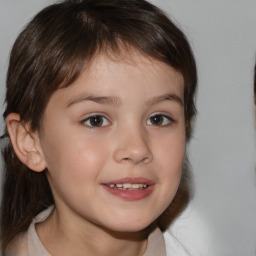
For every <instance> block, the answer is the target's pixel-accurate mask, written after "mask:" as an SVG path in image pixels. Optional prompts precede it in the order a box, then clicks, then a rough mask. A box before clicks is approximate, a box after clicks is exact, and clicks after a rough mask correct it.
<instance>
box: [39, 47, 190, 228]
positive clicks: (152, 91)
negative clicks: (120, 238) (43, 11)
mask: <svg viewBox="0 0 256 256" xmlns="http://www.w3.org/2000/svg"><path fill="white" fill-rule="evenodd" d="M183 87H184V86H183V78H182V75H181V74H180V73H179V72H177V71H176V70H174V69H173V68H172V67H170V66H168V65H166V64H164V63H162V62H159V61H157V60H153V59H149V58H145V57H143V56H142V55H140V54H138V53H137V52H135V51H134V53H132V54H129V56H126V58H125V59H123V60H113V59H112V60H111V59H109V58H107V57H106V56H103V55H100V56H98V57H97V58H95V59H94V61H93V63H92V64H91V65H90V68H88V69H87V70H86V71H85V72H84V73H83V74H82V75H81V77H80V78H78V80H77V81H76V82H75V83H74V84H73V85H72V86H70V87H68V88H64V89H60V90H58V91H57V92H55V93H54V94H53V95H52V97H51V98H50V101H49V103H48V105H47V108H46V110H45V114H44V119H43V125H42V134H41V146H42V152H43V155H44V159H45V163H46V166H47V168H48V179H49V182H50V186H51V189H52V191H53V195H54V199H55V202H56V209H57V210H58V212H59V213H60V215H59V216H60V218H61V216H62V215H63V216H66V217H68V218H69V220H74V222H76V221H78V220H79V221H78V222H77V223H79V222H81V223H88V224H97V226H98V227H104V228H107V229H109V230H114V231H138V230H142V229H144V228H145V227H147V226H148V225H150V224H151V223H152V222H153V221H154V220H155V219H156V218H157V217H159V216H160V214H161V213H162V212H163V211H164V210H165V209H166V208H167V206H168V205H169V204H170V202H171V201H172V199H173V197H174V196H175V193H176V191H177V188H178V185H179V182H180V178H181V170H182V164H183V158H184V152H185V125H184V107H183Z"/></svg>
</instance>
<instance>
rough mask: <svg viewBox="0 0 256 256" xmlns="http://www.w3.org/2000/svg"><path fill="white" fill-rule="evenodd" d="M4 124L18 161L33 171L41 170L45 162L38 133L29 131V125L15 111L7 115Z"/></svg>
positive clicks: (44, 166)
mask: <svg viewBox="0 0 256 256" xmlns="http://www.w3.org/2000/svg"><path fill="white" fill-rule="evenodd" d="M6 124H7V129H8V133H9V135H10V139H11V142H12V146H13V149H14V151H15V153H16V155H17V157H18V158H19V159H20V161H21V162H22V163H23V164H25V165H26V166H27V167H28V168H30V169H31V170H33V171H36V172H41V171H43V170H44V169H45V168H46V164H45V161H44V156H43V154H42V150H41V147H40V145H39V137H38V133H37V132H31V129H30V125H29V124H26V123H24V122H22V121H21V120H20V115H19V114H16V113H11V114H9V115H8V116H7V118H6Z"/></svg>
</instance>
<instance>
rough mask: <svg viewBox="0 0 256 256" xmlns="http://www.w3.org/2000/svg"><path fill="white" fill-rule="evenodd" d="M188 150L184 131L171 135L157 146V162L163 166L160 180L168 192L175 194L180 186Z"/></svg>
mask: <svg viewBox="0 0 256 256" xmlns="http://www.w3.org/2000/svg"><path fill="white" fill-rule="evenodd" d="M185 151H186V142H185V135H184V134H183V133H180V134H176V136H170V137H169V138H167V139H165V140H163V141H162V142H161V144H159V145H158V146H157V147H156V154H155V155H156V156H155V157H156V158H157V159H158V161H157V163H158V165H159V166H160V167H161V172H160V173H159V176H160V180H161V181H162V183H163V188H164V189H165V191H166V193H170V194H173V193H174V194H175V193H176V190H177V188H178V186H179V182H180V178H181V173H182V167H183V161H184V156H185Z"/></svg>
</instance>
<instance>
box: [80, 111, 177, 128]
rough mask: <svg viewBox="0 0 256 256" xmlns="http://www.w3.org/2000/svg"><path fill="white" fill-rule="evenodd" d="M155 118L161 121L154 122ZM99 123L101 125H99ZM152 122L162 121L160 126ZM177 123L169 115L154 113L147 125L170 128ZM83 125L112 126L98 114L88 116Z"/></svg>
mask: <svg viewBox="0 0 256 256" xmlns="http://www.w3.org/2000/svg"><path fill="white" fill-rule="evenodd" d="M99 118H100V119H99ZM153 118H159V119H158V120H157V119H155V120H153ZM97 119H98V120H97ZM97 121H98V122H99V123H97ZM152 121H160V122H161V123H160V124H157V123H155V124H154V123H152ZM93 122H95V123H94V124H93ZM175 122H176V121H175V120H174V119H173V118H171V117H170V116H168V115H164V114H162V113H154V114H153V115H151V116H150V117H149V119H148V120H147V122H146V123H147V125H151V126H159V127H168V126H170V125H172V124H173V123H175ZM81 123H82V124H84V125H86V126H87V127H89V128H91V129H94V128H100V127H105V126H109V125H110V121H109V120H108V118H106V117H105V116H104V115H101V114H97V113H95V114H92V115H90V116H88V117H87V118H85V119H83V120H82V121H81Z"/></svg>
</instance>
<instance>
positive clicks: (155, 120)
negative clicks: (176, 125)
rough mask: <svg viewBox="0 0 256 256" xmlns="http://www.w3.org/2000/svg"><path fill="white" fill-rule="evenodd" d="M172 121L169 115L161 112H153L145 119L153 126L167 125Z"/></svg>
mask: <svg viewBox="0 0 256 256" xmlns="http://www.w3.org/2000/svg"><path fill="white" fill-rule="evenodd" d="M173 122H174V120H173V119H172V118H171V117H169V116H166V115H163V114H154V115H152V116H150V117H149V119H148V120H147V124H148V125H154V126H168V125H170V124H171V123H173Z"/></svg>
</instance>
